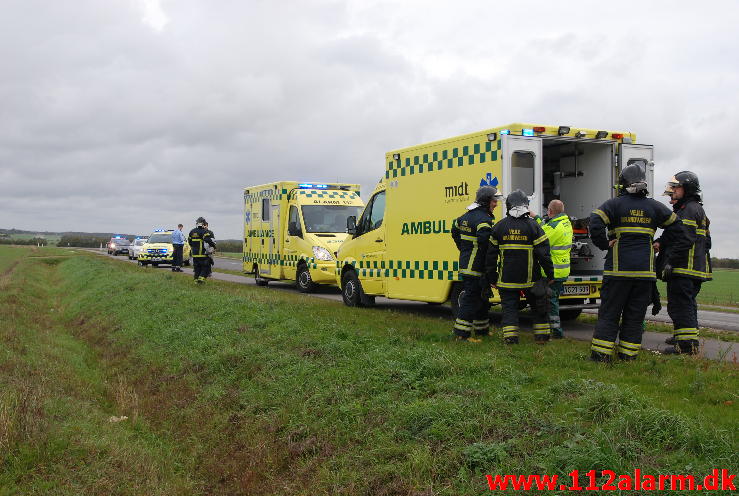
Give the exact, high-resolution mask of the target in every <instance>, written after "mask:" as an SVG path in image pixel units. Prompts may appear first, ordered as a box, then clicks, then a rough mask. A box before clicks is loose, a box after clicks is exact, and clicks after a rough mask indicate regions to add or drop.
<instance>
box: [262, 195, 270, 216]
mask: <svg viewBox="0 0 739 496" xmlns="http://www.w3.org/2000/svg"><path fill="white" fill-rule="evenodd" d="M269 207H270V201H269V198H264V199H262V220H263V221H265V222H267V221H268V220H269V212H270V210H271V209H270V208H269Z"/></svg>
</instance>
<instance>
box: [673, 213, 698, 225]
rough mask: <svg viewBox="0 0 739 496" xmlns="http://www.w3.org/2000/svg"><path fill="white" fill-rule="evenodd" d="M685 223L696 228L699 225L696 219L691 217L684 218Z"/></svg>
mask: <svg viewBox="0 0 739 496" xmlns="http://www.w3.org/2000/svg"><path fill="white" fill-rule="evenodd" d="M673 215H674V214H673ZM683 224H685V225H686V226H693V227H695V228H697V227H698V223H697V222H696V221H694V220H691V219H683Z"/></svg>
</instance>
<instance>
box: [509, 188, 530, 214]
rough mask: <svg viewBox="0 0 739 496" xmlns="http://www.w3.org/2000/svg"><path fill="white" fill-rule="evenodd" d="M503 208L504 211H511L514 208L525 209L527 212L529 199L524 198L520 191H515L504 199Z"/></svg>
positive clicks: (524, 194)
mask: <svg viewBox="0 0 739 496" xmlns="http://www.w3.org/2000/svg"><path fill="white" fill-rule="evenodd" d="M505 207H506V210H511V209H513V208H516V207H526V209H527V210H528V208H529V197H528V196H526V193H524V192H523V191H521V190H520V189H517V190H516V191H514V192H513V193H511V194H510V195H508V196H507V197H506V199H505Z"/></svg>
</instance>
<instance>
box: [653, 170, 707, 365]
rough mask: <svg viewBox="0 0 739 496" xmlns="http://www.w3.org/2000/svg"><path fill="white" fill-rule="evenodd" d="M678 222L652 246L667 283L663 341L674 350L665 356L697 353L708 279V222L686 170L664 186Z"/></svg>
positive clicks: (693, 177)
mask: <svg viewBox="0 0 739 496" xmlns="http://www.w3.org/2000/svg"><path fill="white" fill-rule="evenodd" d="M667 191H668V192H670V193H671V195H670V196H671V198H672V201H673V202H674V203H673V207H672V208H673V211H674V212H675V214H676V215H677V218H678V221H677V222H675V223H674V224H673V225H671V226H670V227H668V228H667V229H666V230H665V232H664V234H663V235H662V237H661V238H660V239H658V240H657V241H656V242H655V243H654V249H655V250H657V251H659V252H660V255H661V257H660V258H662V259H664V268H663V269H662V273H661V278H662V280H664V281H666V282H667V313H668V314H669V315H670V318H671V319H672V323H673V326H674V329H675V330H674V334H673V336H672V338H670V339H668V340H667V343H668V344H672V345H674V348H668V349H667V350H666V351H665V353H666V354H672V353H688V354H695V353H698V349H699V342H698V303H697V301H696V298H697V296H698V293H699V292H700V290H701V284H703V282H705V281H710V280H711V279H712V275H711V263H710V260H709V254H708V251H709V250H710V248H711V237H710V232H709V226H710V221H709V220H708V217H707V216H706V212H705V211H704V210H703V202H702V201H701V197H700V183H699V181H698V176H697V175H695V174H694V173H692V172H690V171H682V172H678V173H677V174H675V175H674V176H673V177H672V179H670V181H669V182H668V184H667Z"/></svg>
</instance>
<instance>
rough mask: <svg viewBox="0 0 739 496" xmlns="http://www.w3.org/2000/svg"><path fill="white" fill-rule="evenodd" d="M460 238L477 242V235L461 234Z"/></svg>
mask: <svg viewBox="0 0 739 496" xmlns="http://www.w3.org/2000/svg"><path fill="white" fill-rule="evenodd" d="M459 237H460V238H462V239H463V240H465V241H471V242H473V243H477V237H476V236H469V235H467V234H460V235H459Z"/></svg>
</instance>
